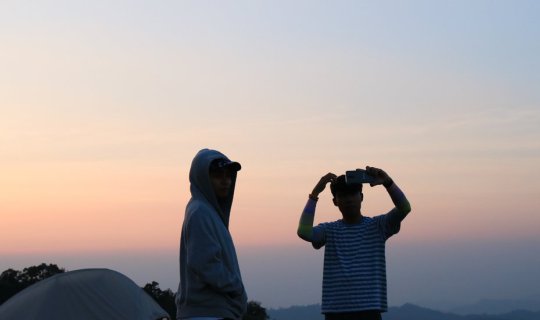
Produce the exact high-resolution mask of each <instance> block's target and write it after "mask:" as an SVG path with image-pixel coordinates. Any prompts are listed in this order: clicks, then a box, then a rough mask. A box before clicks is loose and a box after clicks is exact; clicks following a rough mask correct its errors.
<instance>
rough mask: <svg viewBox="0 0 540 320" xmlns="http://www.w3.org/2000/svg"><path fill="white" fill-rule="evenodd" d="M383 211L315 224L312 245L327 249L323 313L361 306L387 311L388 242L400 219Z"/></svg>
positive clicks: (351, 310)
mask: <svg viewBox="0 0 540 320" xmlns="http://www.w3.org/2000/svg"><path fill="white" fill-rule="evenodd" d="M389 217H390V215H388V214H384V215H380V216H377V217H373V218H369V217H363V218H362V220H361V222H359V223H356V224H347V223H345V222H343V220H337V221H334V222H327V223H321V224H319V225H318V226H316V227H314V228H313V235H314V236H313V239H317V240H314V241H313V242H312V245H313V247H314V248H315V249H320V248H321V247H323V246H326V248H325V252H324V272H323V293H322V306H321V309H322V313H329V312H353V311H362V310H380V311H381V312H385V311H387V309H388V307H387V300H386V261H385V242H386V240H387V239H388V238H390V237H391V236H392V235H393V234H396V233H397V232H398V231H399V228H400V222H399V220H396V219H389Z"/></svg>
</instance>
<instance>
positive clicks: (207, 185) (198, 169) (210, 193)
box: [189, 149, 237, 228]
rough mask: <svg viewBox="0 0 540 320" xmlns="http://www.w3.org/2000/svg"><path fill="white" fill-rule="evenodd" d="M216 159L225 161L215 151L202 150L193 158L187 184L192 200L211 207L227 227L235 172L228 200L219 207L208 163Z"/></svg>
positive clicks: (220, 154) (222, 155)
mask: <svg viewBox="0 0 540 320" xmlns="http://www.w3.org/2000/svg"><path fill="white" fill-rule="evenodd" d="M216 159H227V160H230V159H229V158H227V156H225V155H224V154H223V153H221V152H219V151H217V150H211V149H202V150H200V151H199V152H198V153H197V154H196V155H195V158H193V161H192V162H191V169H190V170H189V182H190V191H191V197H192V199H197V200H203V201H206V202H208V203H210V204H211V205H212V207H214V208H215V209H216V211H217V213H218V214H219V215H220V217H221V220H222V221H223V223H224V224H225V226H226V227H227V228H228V227H229V217H230V214H231V207H232V202H233V197H234V189H235V186H236V176H237V172H234V173H233V175H232V185H231V193H230V194H229V198H228V199H227V200H226V201H225V202H224V203H223V204H222V205H220V204H219V202H218V199H217V197H216V195H215V193H214V189H213V188H212V182H211V181H210V163H211V162H212V161H213V160H216Z"/></svg>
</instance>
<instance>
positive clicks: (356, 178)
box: [345, 169, 375, 184]
mask: <svg viewBox="0 0 540 320" xmlns="http://www.w3.org/2000/svg"><path fill="white" fill-rule="evenodd" d="M345 182H346V183H347V184H362V183H373V182H375V178H374V177H372V176H370V175H369V174H367V172H366V170H364V169H356V170H349V171H346V172H345Z"/></svg>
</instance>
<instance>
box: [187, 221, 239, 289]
mask: <svg viewBox="0 0 540 320" xmlns="http://www.w3.org/2000/svg"><path fill="white" fill-rule="evenodd" d="M209 214H213V213H212V212H204V213H203V214H196V215H193V216H191V219H190V220H189V222H188V226H187V239H186V240H187V264H188V268H189V269H190V270H191V271H193V272H194V273H195V274H196V275H197V276H198V277H199V278H200V279H201V280H202V282H204V283H206V284H208V285H209V286H211V287H213V288H215V289H216V290H217V291H220V292H223V293H225V294H230V295H232V296H239V295H242V294H243V292H244V286H243V284H242V281H241V278H240V276H239V274H237V273H236V272H235V271H234V270H231V267H230V266H228V265H226V262H225V261H224V260H223V249H222V248H221V244H220V242H219V241H218V239H217V237H216V234H215V232H217V231H216V230H215V226H214V225H213V223H212V221H211V218H210V217H209ZM232 254H234V252H233V253H232ZM229 263H230V262H229Z"/></svg>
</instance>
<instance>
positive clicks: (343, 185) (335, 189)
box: [330, 175, 362, 198]
mask: <svg viewBox="0 0 540 320" xmlns="http://www.w3.org/2000/svg"><path fill="white" fill-rule="evenodd" d="M330 191H331V192H332V195H333V196H334V198H335V197H336V194H337V193H343V194H352V193H357V192H362V184H361V183H360V184H358V183H352V184H347V182H346V181H345V175H341V176H339V177H337V179H336V180H335V181H334V182H332V183H331V184H330Z"/></svg>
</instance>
